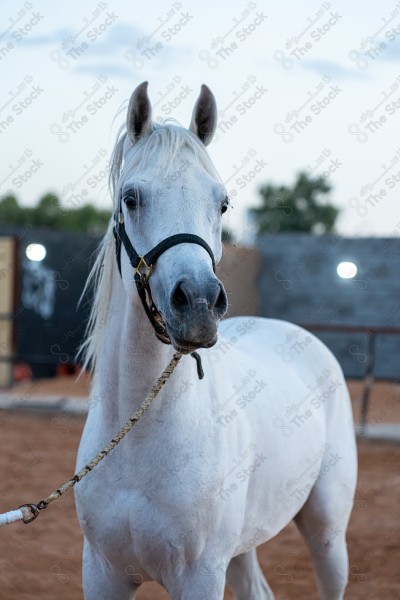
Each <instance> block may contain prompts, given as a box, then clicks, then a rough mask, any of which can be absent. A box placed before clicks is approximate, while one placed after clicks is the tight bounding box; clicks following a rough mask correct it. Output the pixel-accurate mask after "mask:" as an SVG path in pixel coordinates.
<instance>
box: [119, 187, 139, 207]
mask: <svg viewBox="0 0 400 600" xmlns="http://www.w3.org/2000/svg"><path fill="white" fill-rule="evenodd" d="M123 200H124V202H125V206H126V207H127V208H128V209H129V210H134V209H135V208H137V207H138V205H139V197H138V194H137V193H134V192H132V191H129V192H128V193H127V194H126V196H124V199H123Z"/></svg>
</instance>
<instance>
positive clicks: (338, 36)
mask: <svg viewBox="0 0 400 600" xmlns="http://www.w3.org/2000/svg"><path fill="white" fill-rule="evenodd" d="M0 10H1V15H2V18H1V23H2V25H1V32H0V72H1V74H2V79H1V81H2V88H1V95H0V138H1V141H2V156H3V160H2V161H1V165H0V194H4V193H6V192H8V191H14V192H15V193H16V194H17V195H18V197H19V198H20V199H21V200H22V201H23V203H24V204H26V205H28V204H32V203H34V202H36V200H37V199H38V197H39V196H40V195H41V194H43V193H45V192H47V191H49V190H51V191H54V192H56V193H58V194H59V195H61V197H62V199H63V202H64V204H65V205H66V206H69V205H72V206H73V205H77V204H79V203H81V202H86V201H89V200H90V201H93V202H95V203H96V204H97V205H98V206H100V207H105V206H109V205H110V199H109V196H108V191H107V185H106V182H107V179H106V174H107V159H108V156H109V154H110V152H111V150H112V147H113V144H114V139H115V134H116V132H117V130H118V127H119V125H120V124H121V123H122V121H123V118H124V114H123V112H122V113H120V114H119V115H117V113H118V111H120V110H121V108H122V107H123V106H124V105H125V103H126V101H127V100H128V98H129V96H130V94H131V92H132V90H133V89H134V87H135V86H136V85H137V84H138V83H140V82H142V81H144V80H148V81H149V83H150V87H149V93H150V97H151V100H152V102H153V105H154V117H155V118H160V117H166V116H173V117H175V118H176V119H177V120H178V121H179V122H181V123H182V124H183V125H188V124H189V121H190V116H191V112H192V108H193V105H194V102H195V100H196V98H197V95H198V92H199V89H200V85H201V83H203V82H204V83H207V84H208V85H209V86H210V87H211V89H212V90H213V92H214V94H215V96H216V99H217V103H218V107H219V110H220V122H219V127H218V131H217V136H216V138H215V140H214V142H213V143H212V144H211V145H210V147H209V148H210V153H211V155H212V157H213V160H214V163H215V165H216V167H217V169H218V171H219V172H220V175H221V177H222V179H223V180H224V181H225V182H226V186H227V189H228V191H229V193H230V194H231V197H232V199H233V206H234V208H233V210H232V211H230V214H229V215H228V217H227V225H228V226H229V227H231V228H232V229H234V231H235V232H236V235H237V237H238V238H239V240H240V239H242V240H243V241H245V240H246V237H247V236H248V231H249V230H248V229H247V227H248V225H247V222H246V210H247V208H248V207H249V206H254V205H255V204H256V203H257V202H258V198H259V196H258V193H257V189H258V187H259V186H260V185H261V184H262V183H264V182H266V181H270V182H275V183H279V184H281V183H284V184H288V185H290V184H291V183H292V182H293V180H294V176H295V174H296V173H297V172H298V171H299V170H308V171H309V172H310V173H312V174H313V175H318V174H322V173H326V174H327V176H328V177H329V180H330V182H331V183H332V186H333V191H332V193H331V200H332V201H333V202H334V203H335V204H337V205H338V206H339V207H340V208H342V211H341V216H340V219H339V221H338V231H339V232H340V233H342V234H343V235H350V236H364V235H384V236H390V235H394V234H395V230H396V225H397V223H399V222H400V211H399V208H398V206H399V201H398V196H399V193H398V189H399V188H400V141H399V137H398V132H399V125H400V117H399V114H400V63H399V60H398V59H399V56H400V2H399V1H398V2H395V1H387V0H384V1H383V2H380V3H365V2H361V1H360V0H357V1H355V2H352V3H351V5H349V3H346V2H344V1H338V2H327V1H326V2H325V1H324V2H314V1H307V2H302V3H299V2H295V1H294V0H291V1H287V2H285V1H283V2H279V3H277V2H276V3H273V4H272V3H267V2H256V1H248V2H239V1H233V2H220V3H215V2H210V1H209V0H206V1H203V2H202V3H199V2H194V1H193V0H189V1H182V2H178V1H176V2H161V1H155V2H149V3H145V4H143V3H141V4H139V5H138V7H137V8H136V7H135V5H134V3H132V2H126V1H125V2H123V1H120V0H119V1H118V0H117V1H116V2H112V3H111V2H105V1H97V2H96V1H88V2H85V3H83V2H78V1H77V0H72V1H70V2H68V4H67V3H65V4H64V3H54V2H50V1H47V2H46V1H38V2H34V1H32V2H30V1H26V2H11V1H3V2H2V4H1V9H0Z"/></svg>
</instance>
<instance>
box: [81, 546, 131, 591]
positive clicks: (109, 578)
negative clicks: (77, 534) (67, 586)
mask: <svg viewBox="0 0 400 600" xmlns="http://www.w3.org/2000/svg"><path fill="white" fill-rule="evenodd" d="M82 578H83V597H84V600H134V598H135V596H136V592H137V590H138V588H139V586H138V585H135V583H134V582H132V577H130V576H129V575H124V576H120V575H119V574H118V573H116V572H115V570H114V569H113V568H112V567H111V566H110V565H109V564H107V562H106V561H105V560H104V558H102V556H101V555H99V554H98V553H97V552H96V550H95V549H94V548H93V546H92V545H91V544H90V543H89V542H88V540H87V539H86V538H84V542H83V563H82Z"/></svg>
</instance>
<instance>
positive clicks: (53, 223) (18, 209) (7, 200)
mask: <svg viewBox="0 0 400 600" xmlns="http://www.w3.org/2000/svg"><path fill="white" fill-rule="evenodd" d="M110 216H111V211H110V210H99V209H97V208H96V207H95V206H94V205H93V204H84V205H83V206H78V207H76V208H75V207H73V208H69V207H68V208H67V207H63V206H62V205H61V202H60V200H59V198H58V197H57V196H56V195H55V194H52V193H48V194H45V195H44V196H42V197H41V198H40V199H39V201H38V203H37V205H36V206H33V207H25V206H21V205H20V204H19V203H18V200H17V198H16V197H15V196H13V195H7V196H3V198H1V199H0V222H1V223H10V224H14V225H27V224H30V225H32V226H33V227H47V228H51V229H58V230H67V231H79V232H83V233H101V232H103V231H104V229H105V228H106V227H107V223H108V221H109V219H110Z"/></svg>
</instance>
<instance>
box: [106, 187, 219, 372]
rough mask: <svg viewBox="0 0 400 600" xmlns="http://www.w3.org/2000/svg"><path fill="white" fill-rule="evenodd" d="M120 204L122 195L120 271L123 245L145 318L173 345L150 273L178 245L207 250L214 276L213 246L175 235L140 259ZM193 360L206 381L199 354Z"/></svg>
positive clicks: (191, 236) (116, 234)
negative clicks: (166, 253)
mask: <svg viewBox="0 0 400 600" xmlns="http://www.w3.org/2000/svg"><path fill="white" fill-rule="evenodd" d="M121 200H122V194H120V197H119V202H118V209H117V211H116V213H115V222H114V229H113V232H114V238H115V250H116V256H117V265H118V271H119V274H120V275H121V245H123V246H124V248H125V250H126V253H127V254H128V257H129V261H130V263H131V265H132V267H133V271H134V278H135V283H136V289H137V291H138V294H139V298H140V300H141V301H142V304H143V308H144V310H145V312H146V315H147V317H148V319H149V321H150V323H151V324H152V326H153V328H154V331H155V334H156V336H157V337H158V339H159V340H160V341H161V342H163V343H164V344H171V340H170V337H169V335H168V332H167V328H166V326H165V322H164V319H163V317H162V315H161V313H160V312H159V310H158V308H157V307H156V305H155V304H154V302H153V298H152V296H151V289H150V285H149V278H150V275H151V272H152V270H153V266H154V264H155V262H156V260H157V259H158V258H160V256H161V254H163V253H164V252H165V251H166V250H168V249H169V248H172V247H173V246H176V245H177V244H198V245H199V246H202V247H203V248H204V249H205V250H207V252H208V254H209V256H210V258H211V262H212V267H213V271H214V272H215V259H214V255H213V252H212V250H211V248H210V246H209V245H208V244H207V242H205V241H204V240H203V239H202V238H201V237H199V236H198V235H194V234H192V233H177V234H175V235H171V236H170V237H167V238H166V239H165V240H163V241H162V242H160V243H159V244H157V246H155V247H154V248H153V249H152V250H150V251H149V252H147V254H144V255H143V256H140V255H139V254H138V253H137V252H136V250H135V248H134V247H133V246H132V244H131V241H130V239H129V237H128V235H127V233H126V230H125V223H124V215H123V213H122V208H121ZM192 356H193V357H194V358H195V359H196V362H197V372H198V375H199V378H200V379H202V377H203V370H202V368H201V360H200V356H199V354H197V352H192Z"/></svg>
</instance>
